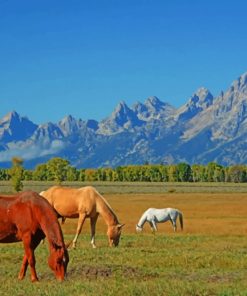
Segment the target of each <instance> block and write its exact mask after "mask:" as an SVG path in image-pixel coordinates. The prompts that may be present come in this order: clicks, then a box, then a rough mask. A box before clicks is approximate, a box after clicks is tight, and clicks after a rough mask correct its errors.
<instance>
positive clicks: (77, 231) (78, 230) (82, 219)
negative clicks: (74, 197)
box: [72, 213, 86, 249]
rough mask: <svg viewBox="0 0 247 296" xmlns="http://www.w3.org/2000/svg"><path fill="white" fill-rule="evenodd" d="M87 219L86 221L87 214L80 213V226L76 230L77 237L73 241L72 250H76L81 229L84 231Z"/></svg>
mask: <svg viewBox="0 0 247 296" xmlns="http://www.w3.org/2000/svg"><path fill="white" fill-rule="evenodd" d="M85 219H86V214H85V213H80V214H79V219H78V224H77V229H76V234H75V237H74V239H73V241H72V249H75V247H76V242H77V239H78V236H79V234H80V233H81V229H82V226H83V223H84V221H85Z"/></svg>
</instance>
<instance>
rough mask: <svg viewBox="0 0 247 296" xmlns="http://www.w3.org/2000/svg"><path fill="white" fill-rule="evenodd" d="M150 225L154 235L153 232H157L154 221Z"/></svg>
mask: <svg viewBox="0 0 247 296" xmlns="http://www.w3.org/2000/svg"><path fill="white" fill-rule="evenodd" d="M150 225H152V226H151V227H152V230H153V233H154V234H155V232H156V231H157V226H156V223H155V221H154V220H151V222H150Z"/></svg>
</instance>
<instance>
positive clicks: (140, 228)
mask: <svg viewBox="0 0 247 296" xmlns="http://www.w3.org/2000/svg"><path fill="white" fill-rule="evenodd" d="M141 231H142V227H141V226H139V225H138V224H136V232H141Z"/></svg>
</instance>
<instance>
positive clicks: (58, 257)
mask: <svg viewBox="0 0 247 296" xmlns="http://www.w3.org/2000/svg"><path fill="white" fill-rule="evenodd" d="M44 237H46V238H47V240H48V243H49V249H50V256H49V259H48V264H49V266H50V268H51V269H52V270H53V272H54V274H55V276H56V278H57V279H58V280H59V281H62V280H63V279H64V276H65V274H66V270H67V264H68V262H69V256H68V252H67V250H66V248H65V245H64V240H63V235H62V231H61V227H60V225H59V222H58V220H57V216H56V213H55V211H54V210H53V208H52V207H51V206H50V204H49V203H48V202H47V201H46V200H45V199H44V198H43V197H41V196H40V195H38V193H36V192H33V191H25V192H22V193H18V194H16V195H10V196H8V195H4V196H1V195H0V243H14V242H19V241H22V242H23V246H24V251H25V254H24V257H23V261H22V266H21V270H20V273H19V276H18V278H19V279H20V280H22V279H23V278H24V277H25V274H26V270H27V267H28V264H29V266H30V269H31V280H32V282H34V281H37V280H38V277H37V274H36V270H35V256H34V250H35V248H36V247H37V246H38V244H39V243H40V241H41V240H42V239H44Z"/></svg>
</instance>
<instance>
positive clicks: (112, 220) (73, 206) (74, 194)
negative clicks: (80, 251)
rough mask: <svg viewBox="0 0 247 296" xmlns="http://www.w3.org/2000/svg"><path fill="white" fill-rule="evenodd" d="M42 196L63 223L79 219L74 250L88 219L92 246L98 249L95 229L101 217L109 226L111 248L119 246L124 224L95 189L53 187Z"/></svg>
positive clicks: (73, 242)
mask: <svg viewBox="0 0 247 296" xmlns="http://www.w3.org/2000/svg"><path fill="white" fill-rule="evenodd" d="M40 195H42V196H43V197H44V198H46V199H47V200H48V201H49V203H50V204H51V205H52V206H53V208H54V209H55V210H56V212H57V213H58V215H59V217H61V218H62V221H63V222H64V221H65V219H66V218H79V219H78V225H77V229H76V235H75V237H74V239H73V241H72V242H71V243H72V248H75V247H76V242H77V239H78V236H79V234H80V233H81V229H82V226H83V223H84V221H85V219H86V218H90V224H91V245H92V247H93V248H96V245H95V227H96V222H97V219H98V216H99V215H101V216H102V217H103V219H104V221H105V223H106V225H107V226H108V229H107V236H108V242H109V246H110V247H112V246H118V244H119V239H120V236H121V230H122V227H123V226H124V224H120V223H119V221H118V218H117V216H116V214H115V213H114V212H113V210H112V208H111V206H110V205H109V203H108V202H107V201H106V200H105V199H104V198H103V196H102V195H101V194H100V193H99V192H98V191H97V190H96V189H95V188H94V187H92V186H86V187H81V188H70V187H62V186H52V187H50V188H49V189H48V190H46V191H42V192H40ZM71 243H70V245H71ZM68 246H69V245H68Z"/></svg>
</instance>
